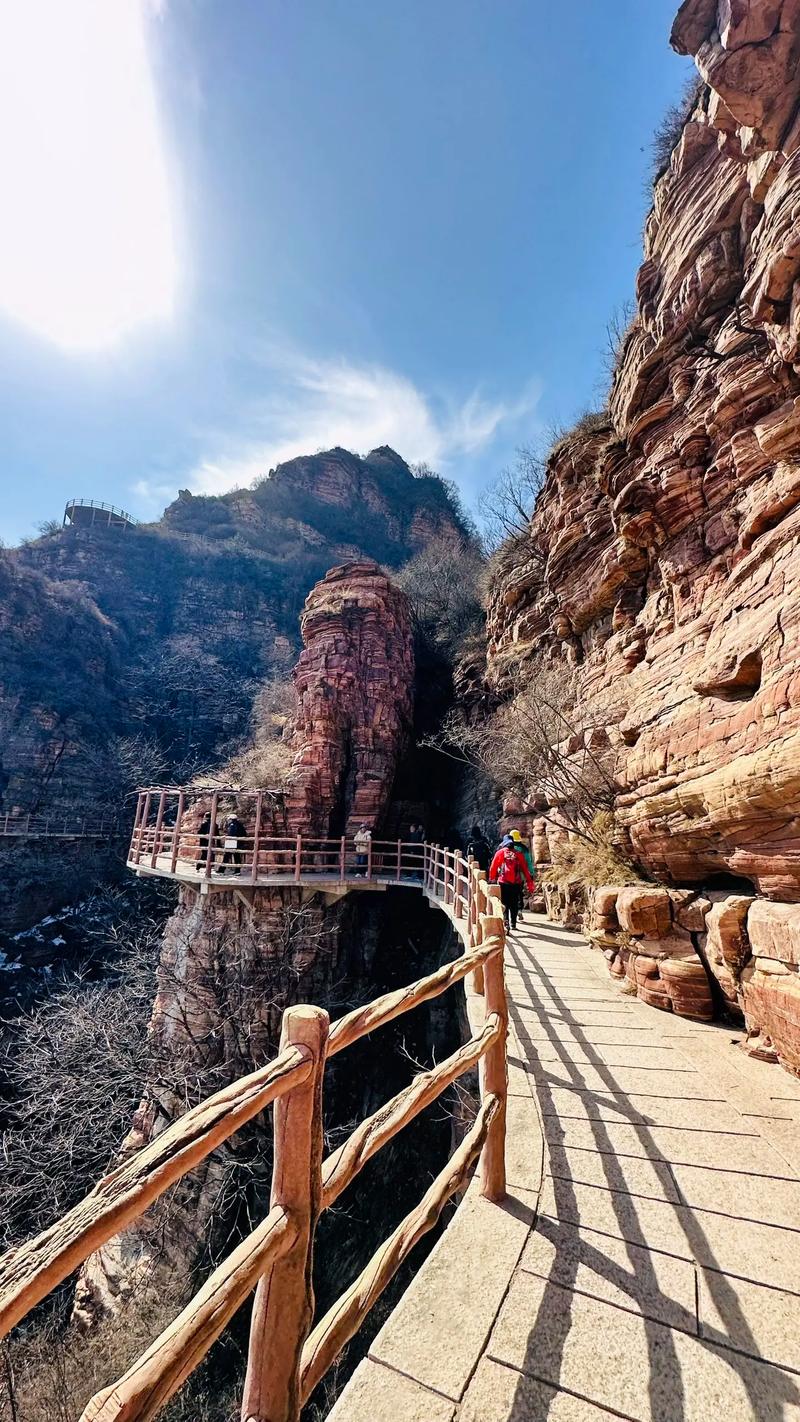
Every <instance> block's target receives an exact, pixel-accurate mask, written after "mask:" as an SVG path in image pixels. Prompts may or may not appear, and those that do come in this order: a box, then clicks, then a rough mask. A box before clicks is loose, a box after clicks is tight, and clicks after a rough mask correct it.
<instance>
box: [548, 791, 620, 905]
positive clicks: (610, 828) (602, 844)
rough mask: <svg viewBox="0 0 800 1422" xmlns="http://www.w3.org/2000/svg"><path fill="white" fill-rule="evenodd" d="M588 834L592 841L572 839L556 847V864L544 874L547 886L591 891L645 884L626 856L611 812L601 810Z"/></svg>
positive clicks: (594, 818)
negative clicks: (578, 885)
mask: <svg viewBox="0 0 800 1422" xmlns="http://www.w3.org/2000/svg"><path fill="white" fill-rule="evenodd" d="M587 834H591V839H589V838H587V839H571V840H569V841H565V842H564V843H563V844H560V845H558V846H557V847H556V849H555V857H554V859H553V861H552V863H551V864H550V865H549V866H548V868H546V869H544V870H543V872H542V876H541V877H542V879H543V880H544V882H545V883H549V884H555V885H557V886H558V887H559V888H565V887H566V886H567V885H574V884H580V885H582V886H583V887H584V888H587V889H589V888H596V887H597V886H598V885H600V884H641V883H643V882H644V880H643V877H642V875H641V874H640V873H639V870H638V869H637V868H636V867H635V866H634V865H633V864H631V862H630V860H629V859H627V858H626V857H625V855H624V854H623V853H622V850H621V848H620V846H619V842H618V840H617V837H616V833H615V826H614V817H613V815H612V814H611V812H610V811H608V810H600V811H598V813H597V814H596V815H594V817H593V818H592V821H591V824H590V825H589V826H588V827H587Z"/></svg>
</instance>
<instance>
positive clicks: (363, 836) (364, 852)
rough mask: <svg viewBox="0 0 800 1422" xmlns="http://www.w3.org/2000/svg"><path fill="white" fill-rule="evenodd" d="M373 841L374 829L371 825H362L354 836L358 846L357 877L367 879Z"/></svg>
mask: <svg viewBox="0 0 800 1422" xmlns="http://www.w3.org/2000/svg"><path fill="white" fill-rule="evenodd" d="M371 841H372V830H371V829H370V827H369V825H362V826H361V828H360V829H359V830H357V832H356V834H355V836H354V842H355V846H356V878H357V879H366V877H367V873H366V871H367V864H368V862H369V846H370V843H371Z"/></svg>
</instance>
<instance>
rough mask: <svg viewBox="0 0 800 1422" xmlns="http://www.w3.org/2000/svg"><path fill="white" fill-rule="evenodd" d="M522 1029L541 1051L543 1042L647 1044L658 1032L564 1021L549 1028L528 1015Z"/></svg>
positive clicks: (638, 1028) (600, 1044) (522, 1033)
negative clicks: (587, 1025) (571, 1023)
mask: <svg viewBox="0 0 800 1422" xmlns="http://www.w3.org/2000/svg"><path fill="white" fill-rule="evenodd" d="M519 1031H520V1035H524V1037H525V1040H526V1041H527V1042H531V1043H533V1045H534V1047H535V1050H536V1051H537V1052H538V1050H539V1045H540V1043H545V1042H558V1043H564V1044H568V1043H574V1044H575V1046H578V1047H581V1046H582V1047H584V1049H585V1048H586V1047H587V1046H590V1047H637V1046H639V1045H640V1044H641V1045H642V1046H645V1045H646V1044H647V1039H648V1037H650V1038H654V1037H655V1033H653V1032H650V1031H648V1029H646V1028H643V1027H625V1026H622V1025H620V1026H618V1027H610V1026H609V1027H578V1026H575V1027H572V1026H570V1025H569V1024H567V1023H564V1022H561V1023H553V1024H551V1025H550V1026H547V1027H545V1026H542V1024H541V1023H539V1022H538V1021H535V1020H534V1019H531V1018H524V1017H523V1019H522V1023H521V1025H520V1028H519Z"/></svg>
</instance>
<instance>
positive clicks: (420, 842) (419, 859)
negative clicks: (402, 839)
mask: <svg viewBox="0 0 800 1422" xmlns="http://www.w3.org/2000/svg"><path fill="white" fill-rule="evenodd" d="M406 844H410V845H413V846H414V847H413V849H412V850H411V853H410V854H409V861H410V864H411V868H412V870H413V873H412V875H411V877H412V879H413V880H414V882H415V883H419V884H421V883H422V871H423V868H424V865H425V849H424V845H425V826H424V825H418V824H413V825H410V826H409V830H408V839H407V840H406Z"/></svg>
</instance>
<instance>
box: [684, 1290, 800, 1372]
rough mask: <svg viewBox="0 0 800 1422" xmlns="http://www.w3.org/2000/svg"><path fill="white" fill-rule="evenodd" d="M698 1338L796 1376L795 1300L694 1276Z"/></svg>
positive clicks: (798, 1306)
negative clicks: (743, 1353)
mask: <svg viewBox="0 0 800 1422" xmlns="http://www.w3.org/2000/svg"><path fill="white" fill-rule="evenodd" d="M698 1303H699V1311H700V1332H701V1335H702V1337H704V1338H710V1339H713V1341H714V1342H715V1343H727V1344H729V1345H730V1346H731V1347H734V1348H741V1349H743V1350H744V1352H746V1353H752V1354H755V1355H756V1356H758V1357H761V1358H767V1359H769V1361H770V1362H772V1363H780V1364H782V1365H783V1366H784V1367H787V1368H794V1369H795V1370H796V1371H800V1296H798V1295H797V1294H793V1293H787V1292H786V1291H785V1290H783V1289H767V1288H764V1287H763V1286H762V1285H760V1284H750V1283H748V1282H747V1281H746V1280H744V1279H736V1278H733V1277H731V1276H730V1275H724V1274H719V1273H717V1272H716V1271H715V1270H710V1269H701V1270H699V1271H698Z"/></svg>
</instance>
